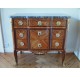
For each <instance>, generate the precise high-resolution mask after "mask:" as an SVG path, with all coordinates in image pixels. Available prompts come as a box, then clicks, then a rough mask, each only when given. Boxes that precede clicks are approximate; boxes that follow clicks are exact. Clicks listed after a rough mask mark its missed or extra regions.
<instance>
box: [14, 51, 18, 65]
mask: <svg viewBox="0 0 80 77" xmlns="http://www.w3.org/2000/svg"><path fill="white" fill-rule="evenodd" d="M14 57H15V61H16V65H18V57H17V51H16V50H14Z"/></svg>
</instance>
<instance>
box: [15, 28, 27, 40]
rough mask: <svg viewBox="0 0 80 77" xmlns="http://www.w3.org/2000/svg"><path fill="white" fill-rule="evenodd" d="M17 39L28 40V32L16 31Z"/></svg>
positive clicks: (24, 30) (23, 30)
mask: <svg viewBox="0 0 80 77" xmlns="http://www.w3.org/2000/svg"><path fill="white" fill-rule="evenodd" d="M16 39H27V30H26V29H16Z"/></svg>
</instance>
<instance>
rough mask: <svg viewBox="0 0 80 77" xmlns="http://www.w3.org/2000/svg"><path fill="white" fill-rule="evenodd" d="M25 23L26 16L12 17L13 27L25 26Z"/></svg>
mask: <svg viewBox="0 0 80 77" xmlns="http://www.w3.org/2000/svg"><path fill="white" fill-rule="evenodd" d="M27 23H28V22H27V18H14V28H25V27H27Z"/></svg>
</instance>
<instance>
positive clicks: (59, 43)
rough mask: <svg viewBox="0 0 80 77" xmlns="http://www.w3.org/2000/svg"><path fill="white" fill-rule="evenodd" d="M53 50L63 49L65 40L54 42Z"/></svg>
mask: <svg viewBox="0 0 80 77" xmlns="http://www.w3.org/2000/svg"><path fill="white" fill-rule="evenodd" d="M51 43H52V47H51V48H52V49H63V40H52V42H51Z"/></svg>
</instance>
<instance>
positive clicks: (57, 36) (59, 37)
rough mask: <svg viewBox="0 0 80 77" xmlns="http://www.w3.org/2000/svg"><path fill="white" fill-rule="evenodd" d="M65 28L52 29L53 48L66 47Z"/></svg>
mask: <svg viewBox="0 0 80 77" xmlns="http://www.w3.org/2000/svg"><path fill="white" fill-rule="evenodd" d="M64 32H65V31H64V30H55V29H54V30H52V38H51V43H52V44H51V48H52V49H63V47H64Z"/></svg>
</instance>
